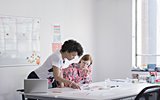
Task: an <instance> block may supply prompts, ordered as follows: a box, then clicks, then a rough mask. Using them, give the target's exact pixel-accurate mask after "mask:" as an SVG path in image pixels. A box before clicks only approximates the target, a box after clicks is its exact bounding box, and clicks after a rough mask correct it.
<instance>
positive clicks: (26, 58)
mask: <svg viewBox="0 0 160 100" xmlns="http://www.w3.org/2000/svg"><path fill="white" fill-rule="evenodd" d="M39 30H40V20H39V19H38V18H30V17H29V18H28V17H17V16H0V67H4V66H21V65H38V64H39V63H40V55H39V54H40V34H39Z"/></svg>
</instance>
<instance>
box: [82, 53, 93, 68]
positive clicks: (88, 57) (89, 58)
mask: <svg viewBox="0 0 160 100" xmlns="http://www.w3.org/2000/svg"><path fill="white" fill-rule="evenodd" d="M82 60H84V61H90V65H92V57H91V55H89V54H85V55H83V57H82V58H81V59H80V61H79V63H80V62H81V61H82ZM90 65H89V66H90Z"/></svg>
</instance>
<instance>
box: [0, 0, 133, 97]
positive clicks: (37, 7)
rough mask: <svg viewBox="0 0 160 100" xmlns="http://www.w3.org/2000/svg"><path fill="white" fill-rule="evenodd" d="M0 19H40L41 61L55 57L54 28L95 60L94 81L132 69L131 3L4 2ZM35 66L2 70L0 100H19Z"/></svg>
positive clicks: (0, 5)
mask: <svg viewBox="0 0 160 100" xmlns="http://www.w3.org/2000/svg"><path fill="white" fill-rule="evenodd" d="M0 15H12V16H24V17H38V18H40V19H41V22H40V25H41V28H40V37H41V38H40V43H41V60H42V63H43V62H44V60H45V59H46V58H47V57H48V55H50V54H51V53H52V51H51V43H52V31H53V30H52V28H51V26H52V25H53V24H60V25H61V32H62V42H64V41H65V40H67V39H69V38H74V39H76V40H77V41H79V42H80V43H81V44H82V46H83V47H84V50H85V53H91V54H92V55H93V58H94V65H93V67H94V70H93V80H94V81H99V80H104V78H106V77H111V78H123V77H127V75H129V74H130V66H131V0H1V1H0ZM34 68H35V67H33V66H24V67H8V68H0V79H1V81H0V100H20V96H19V95H18V94H17V93H16V92H15V90H16V89H17V88H22V87H23V79H24V78H25V77H26V75H27V74H28V73H29V72H30V71H31V70H33V69H34Z"/></svg>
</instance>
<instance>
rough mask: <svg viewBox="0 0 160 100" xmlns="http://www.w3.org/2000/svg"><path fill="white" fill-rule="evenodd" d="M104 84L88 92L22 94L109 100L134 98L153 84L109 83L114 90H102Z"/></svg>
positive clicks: (68, 90) (63, 90) (57, 99)
mask: <svg viewBox="0 0 160 100" xmlns="http://www.w3.org/2000/svg"><path fill="white" fill-rule="evenodd" d="M104 84H105V83H104V82H96V83H92V84H90V85H89V87H90V89H89V88H88V89H89V90H86V89H85V90H77V89H71V88H53V89H49V90H48V93H24V95H25V97H26V98H35V99H45V100H54V99H55V100H63V99H69V100H71V99H74V100H75V99H76V100H110V99H119V98H125V97H132V96H136V95H137V94H138V93H139V92H140V91H141V90H142V89H143V88H145V87H147V86H152V85H155V84H149V83H127V82H116V81H111V82H110V84H111V85H112V86H115V87H114V88H110V89H108V88H104Z"/></svg>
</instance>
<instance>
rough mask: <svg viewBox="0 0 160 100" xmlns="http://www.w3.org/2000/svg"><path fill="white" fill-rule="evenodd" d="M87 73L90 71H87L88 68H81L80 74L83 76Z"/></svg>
mask: <svg viewBox="0 0 160 100" xmlns="http://www.w3.org/2000/svg"><path fill="white" fill-rule="evenodd" d="M89 73H90V71H89V69H88V68H83V69H82V74H83V75H84V76H88V75H89Z"/></svg>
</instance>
